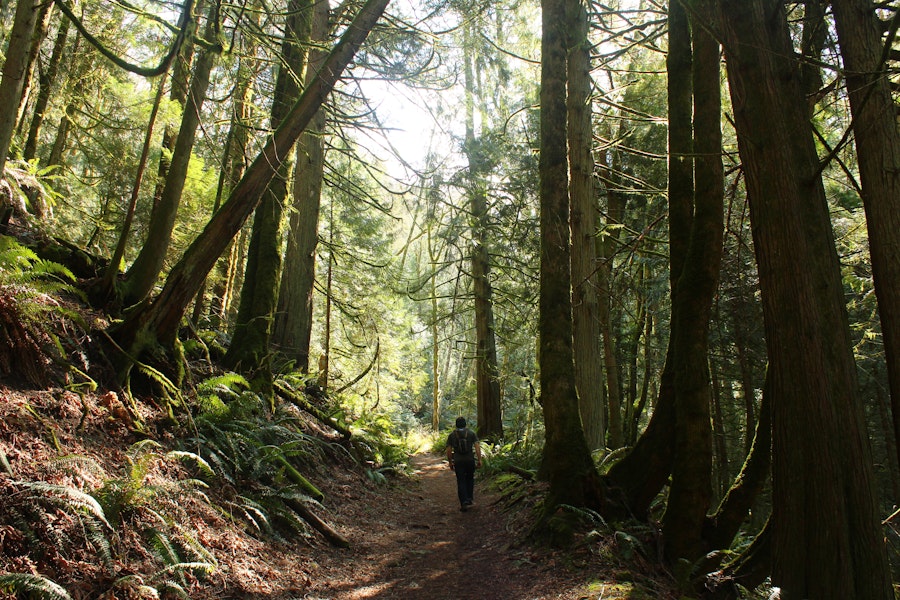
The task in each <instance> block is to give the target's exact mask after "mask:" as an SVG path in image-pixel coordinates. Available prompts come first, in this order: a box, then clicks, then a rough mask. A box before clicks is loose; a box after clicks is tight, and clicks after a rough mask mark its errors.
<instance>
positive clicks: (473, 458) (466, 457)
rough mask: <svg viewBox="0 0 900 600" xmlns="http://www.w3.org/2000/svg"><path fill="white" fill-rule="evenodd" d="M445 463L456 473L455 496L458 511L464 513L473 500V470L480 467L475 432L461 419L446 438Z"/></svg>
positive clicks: (457, 420) (479, 447)
mask: <svg viewBox="0 0 900 600" xmlns="http://www.w3.org/2000/svg"><path fill="white" fill-rule="evenodd" d="M447 462H448V463H449V464H450V470H452V471H455V472H456V494H457V496H459V510H461V511H463V512H466V511H467V510H468V509H469V507H470V506H472V502H473V500H474V493H475V469H476V468H477V467H481V445H480V444H479V443H478V436H476V435H475V432H474V431H472V430H471V429H469V428H468V427H466V420H465V418H463V417H458V418H457V419H456V429H454V430H453V432H452V433H450V436H449V437H448V438H447Z"/></svg>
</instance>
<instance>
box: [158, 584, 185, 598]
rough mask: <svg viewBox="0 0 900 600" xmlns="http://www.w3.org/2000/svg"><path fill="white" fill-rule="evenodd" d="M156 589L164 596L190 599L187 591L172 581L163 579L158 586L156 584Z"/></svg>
mask: <svg viewBox="0 0 900 600" xmlns="http://www.w3.org/2000/svg"><path fill="white" fill-rule="evenodd" d="M156 589H157V590H159V591H160V592H161V593H162V594H163V595H165V596H166V597H172V598H183V599H184V600H190V596H189V595H188V593H187V591H186V590H185V589H184V588H183V587H182V586H180V585H179V584H177V583H175V582H174V581H168V580H167V581H163V582H162V583H160V584H159V585H158V586H156Z"/></svg>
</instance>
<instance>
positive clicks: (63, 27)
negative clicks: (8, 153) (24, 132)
mask: <svg viewBox="0 0 900 600" xmlns="http://www.w3.org/2000/svg"><path fill="white" fill-rule="evenodd" d="M68 37H69V19H67V18H65V17H63V18H62V19H60V21H59V30H58V31H57V33H56V41H55V42H54V44H53V52H52V53H51V54H50V61H49V62H48V63H47V68H46V70H45V71H44V72H43V73H42V74H41V77H40V81H39V83H38V95H37V98H36V99H35V101H34V113H33V115H32V117H31V124H30V125H29V127H28V138H27V139H26V140H25V149H24V150H23V152H22V157H23V158H24V159H25V160H31V159H33V158H34V157H35V156H37V144H38V136H39V135H40V132H41V126H42V125H43V124H44V116H45V114H44V113H45V112H46V110H47V105H48V104H49V103H50V94H51V92H52V88H53V85H54V84H55V83H56V75H57V73H58V72H59V64H60V62H61V61H62V57H63V53H64V52H65V48H66V40H67V39H68Z"/></svg>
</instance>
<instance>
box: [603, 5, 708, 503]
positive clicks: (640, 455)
mask: <svg viewBox="0 0 900 600" xmlns="http://www.w3.org/2000/svg"><path fill="white" fill-rule="evenodd" d="M690 36H691V34H690V27H689V24H688V18H687V14H686V13H685V11H684V7H683V6H681V4H680V3H679V2H670V3H669V52H668V54H667V56H666V70H667V74H668V86H667V95H668V106H669V284H670V287H671V291H670V296H671V298H672V306H673V307H674V306H676V305H677V304H678V302H679V300H678V294H679V293H680V287H679V275H680V273H681V272H682V270H683V268H684V264H685V257H686V255H687V247H688V242H689V239H690V230H691V221H692V219H693V201H694V198H693V196H694V176H693V174H694V163H693V133H692V124H691V122H692V119H691V112H692V102H693V101H692V94H693V92H692V83H691V64H692V62H691V61H692V57H691V43H690V40H691V37H690ZM678 314H679V313H678V311H675V310H674V309H673V311H672V317H671V322H670V329H671V331H672V332H673V333H672V335H670V337H669V344H668V347H667V349H666V359H665V364H664V366H663V372H662V374H661V376H660V382H659V395H658V397H657V401H656V407H655V409H654V411H653V415H652V416H651V417H650V422H649V423H648V424H647V428H646V429H645V430H644V432H643V433H642V434H641V436H640V438H638V441H637V443H636V444H635V445H634V448H632V450H631V451H630V452H629V453H628V454H626V455H625V456H624V457H623V458H622V459H621V460H620V461H618V462H616V463H615V464H613V466H612V467H611V468H610V470H609V471H608V473H607V474H606V482H607V485H608V486H609V487H610V488H611V489H612V490H613V491H611V492H610V500H611V502H610V504H609V509H608V510H609V512H608V513H607V516H610V517H627V516H632V517H634V518H637V519H647V518H648V516H649V514H648V512H649V509H650V505H651V503H652V502H653V499H654V498H656V496H657V494H659V492H660V490H661V489H662V488H663V486H664V485H665V484H666V482H667V480H668V478H669V475H670V474H671V472H672V461H673V457H674V448H675V363H674V361H675V356H674V338H675V334H674V332H675V331H676V330H677V328H678V327H679V325H678Z"/></svg>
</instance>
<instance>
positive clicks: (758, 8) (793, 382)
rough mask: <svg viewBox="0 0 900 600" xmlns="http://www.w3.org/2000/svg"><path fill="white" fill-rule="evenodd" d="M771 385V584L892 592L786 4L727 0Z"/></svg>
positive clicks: (872, 597)
mask: <svg viewBox="0 0 900 600" xmlns="http://www.w3.org/2000/svg"><path fill="white" fill-rule="evenodd" d="M717 4H718V11H719V18H720V22H721V23H722V34H723V40H722V41H723V46H724V47H725V49H726V52H725V57H726V64H727V68H728V82H729V89H730V91H731V96H732V106H734V107H735V108H734V117H735V129H736V132H737V136H738V149H739V152H740V157H741V161H742V164H743V167H744V174H745V177H746V182H747V196H748V201H749V205H750V219H751V225H752V229H753V241H754V250H755V252H756V257H757V265H758V269H759V277H760V290H761V295H762V305H763V315H764V319H765V328H766V345H767V348H768V352H769V369H770V377H771V390H772V394H773V407H774V408H773V410H774V413H773V450H772V452H773V462H772V465H773V466H772V479H773V512H772V520H771V527H772V531H771V533H772V565H773V566H772V582H773V584H774V585H776V586H779V587H780V588H781V591H782V598H784V599H785V600H793V599H797V598H824V599H828V598H835V599H837V598H844V599H860V600H862V599H865V600H877V599H884V600H887V599H889V598H893V597H894V595H893V592H892V590H891V579H890V573H889V569H888V564H887V559H886V554H885V548H884V540H883V538H882V533H881V524H880V521H879V517H878V503H877V499H876V493H875V484H874V475H873V467H872V458H871V449H870V448H869V441H868V438H867V433H866V425H865V420H864V415H863V410H862V403H861V402H860V398H859V392H858V389H857V381H856V365H855V363H854V359H853V353H852V342H851V337H850V332H849V324H848V316H847V312H846V307H845V305H844V297H843V286H842V282H841V273H840V264H839V260H838V256H837V252H836V249H835V245H834V239H833V233H832V230H831V221H830V218H829V212H828V205H827V202H826V198H825V192H824V187H823V184H822V178H821V175H820V165H819V157H818V156H817V154H816V147H815V143H814V138H813V132H812V128H811V126H810V123H809V120H808V118H807V115H808V110H807V106H806V99H805V97H804V95H803V91H802V88H801V83H800V80H799V71H798V69H797V64H796V62H795V61H794V59H793V56H794V51H793V47H792V43H791V37H790V32H789V26H788V22H787V17H786V15H785V12H784V6H783V4H782V3H781V2H778V1H776V0H740V1H735V0H718V1H717Z"/></svg>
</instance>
